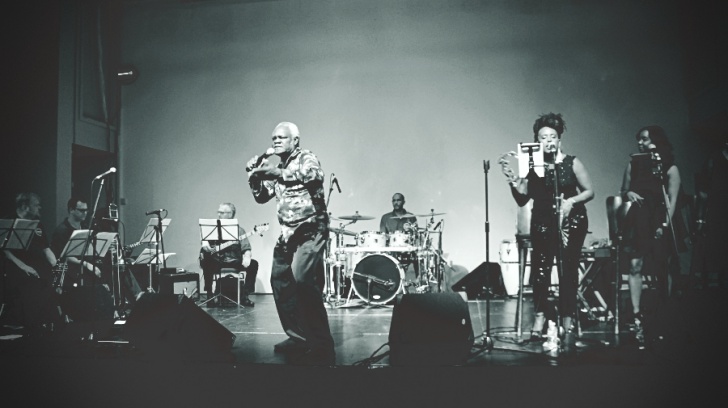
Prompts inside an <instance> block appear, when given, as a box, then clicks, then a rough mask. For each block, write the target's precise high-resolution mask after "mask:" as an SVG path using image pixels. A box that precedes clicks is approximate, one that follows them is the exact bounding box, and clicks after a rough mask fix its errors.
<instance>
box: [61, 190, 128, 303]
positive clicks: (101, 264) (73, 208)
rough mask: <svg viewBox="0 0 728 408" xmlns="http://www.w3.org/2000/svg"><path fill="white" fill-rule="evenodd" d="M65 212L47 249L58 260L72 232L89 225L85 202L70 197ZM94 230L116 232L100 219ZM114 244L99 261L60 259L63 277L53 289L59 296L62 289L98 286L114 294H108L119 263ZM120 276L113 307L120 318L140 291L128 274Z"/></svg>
mask: <svg viewBox="0 0 728 408" xmlns="http://www.w3.org/2000/svg"><path fill="white" fill-rule="evenodd" d="M66 209H67V210H68V215H67V216H66V218H64V219H63V221H62V222H61V223H60V224H58V226H56V229H55V231H53V236H52V238H51V249H52V250H53V253H54V254H55V255H56V257H57V258H58V259H59V260H60V257H61V254H62V252H63V250H64V248H65V247H66V244H67V243H68V241H69V240H70V239H71V236H72V235H73V232H74V231H76V230H84V229H89V222H88V220H87V217H88V214H89V208H88V202H87V201H86V200H85V199H83V198H80V197H71V198H70V199H69V200H68V202H67V204H66ZM94 228H95V229H96V230H98V231H99V232H116V230H117V228H116V225H115V221H113V220H111V219H108V218H103V219H102V222H100V223H99V224H98V225H95V226H94ZM118 244H119V243H118V241H115V242H114V243H113V244H112V245H111V247H110V248H109V250H108V251H107V252H106V254H105V255H104V257H102V258H99V259H92V258H88V259H83V260H81V259H79V258H77V257H73V256H68V257H66V258H65V259H62V260H61V261H62V262H63V264H64V266H65V268H64V269H65V273H64V277H63V282H60V281H59V282H56V285H58V286H59V287H58V288H56V289H57V290H58V291H59V292H62V291H63V289H64V288H68V287H70V286H73V285H80V284H83V285H84V286H93V285H96V284H98V285H101V286H103V288H104V289H102V290H106V291H109V292H110V293H116V290H112V287H114V283H113V282H112V280H115V278H114V279H112V278H113V274H112V269H113V268H114V267H115V266H116V267H118V266H119V265H118V264H119V261H120V259H121V257H120V256H118V255H117V251H118V250H119V248H118ZM113 258H117V259H113ZM122 263H123V262H122ZM82 264H83V265H82ZM120 274H121V275H120V276H119V277H118V283H119V286H120V287H119V288H118V291H119V297H120V299H117V300H116V304H117V306H118V309H119V310H118V312H120V315H123V314H125V313H126V309H131V308H132V307H133V305H134V302H135V300H136V298H137V297H138V296H139V295H140V294H141V292H142V290H141V288H140V286H139V283H138V282H137V280H136V278H135V277H134V274H133V273H132V272H131V270H124V271H120ZM113 296H116V295H113Z"/></svg>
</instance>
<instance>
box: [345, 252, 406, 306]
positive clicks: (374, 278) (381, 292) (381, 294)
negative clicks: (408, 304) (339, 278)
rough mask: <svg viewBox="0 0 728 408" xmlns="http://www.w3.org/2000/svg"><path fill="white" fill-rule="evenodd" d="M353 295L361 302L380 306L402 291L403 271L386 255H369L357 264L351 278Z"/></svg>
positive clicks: (395, 261)
mask: <svg viewBox="0 0 728 408" xmlns="http://www.w3.org/2000/svg"><path fill="white" fill-rule="evenodd" d="M351 281H352V284H353V287H354V293H356V295H357V296H359V298H360V299H361V300H364V301H366V302H368V303H372V304H375V305H382V304H385V303H387V302H389V301H390V300H392V299H394V298H395V296H397V294H398V293H400V292H401V291H402V285H403V282H404V270H403V269H402V266H401V265H400V263H399V262H398V261H397V260H396V259H394V258H393V257H391V256H389V255H386V254H371V255H367V256H365V257H363V258H362V259H361V261H359V262H357V264H356V266H355V267H354V271H353V273H352V276H351Z"/></svg>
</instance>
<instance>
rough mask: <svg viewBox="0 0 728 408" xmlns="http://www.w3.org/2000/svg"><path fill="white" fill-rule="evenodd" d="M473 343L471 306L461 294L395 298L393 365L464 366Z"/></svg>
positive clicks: (391, 340) (391, 332)
mask: <svg viewBox="0 0 728 408" xmlns="http://www.w3.org/2000/svg"><path fill="white" fill-rule="evenodd" d="M473 342H474V335H473V325H472V322H471V320H470V311H469V310H468V304H467V302H465V301H464V300H463V299H462V297H461V296H460V295H459V294H457V293H444V292H443V293H415V294H404V295H399V296H398V297H397V298H396V300H395V303H394V309H393V311H392V322H391V325H390V328H389V363H390V364H391V365H395V366H411V365H417V366H425V365H428V366H452V365H462V364H464V363H465V362H466V361H467V359H468V356H469V354H470V350H471V348H472V347H473Z"/></svg>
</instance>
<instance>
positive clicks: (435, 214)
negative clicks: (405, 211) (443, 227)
mask: <svg viewBox="0 0 728 408" xmlns="http://www.w3.org/2000/svg"><path fill="white" fill-rule="evenodd" d="M445 214H447V213H436V212H432V213H429V214H417V216H418V217H436V216H438V215H445Z"/></svg>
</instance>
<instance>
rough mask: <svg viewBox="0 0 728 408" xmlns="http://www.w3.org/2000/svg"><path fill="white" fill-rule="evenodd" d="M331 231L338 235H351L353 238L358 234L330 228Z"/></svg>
mask: <svg viewBox="0 0 728 408" xmlns="http://www.w3.org/2000/svg"><path fill="white" fill-rule="evenodd" d="M329 231H331V232H333V233H336V234H342V235H349V236H352V237H355V236H356V232H353V231H349V230H345V229H343V228H329Z"/></svg>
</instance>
